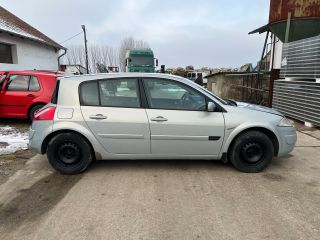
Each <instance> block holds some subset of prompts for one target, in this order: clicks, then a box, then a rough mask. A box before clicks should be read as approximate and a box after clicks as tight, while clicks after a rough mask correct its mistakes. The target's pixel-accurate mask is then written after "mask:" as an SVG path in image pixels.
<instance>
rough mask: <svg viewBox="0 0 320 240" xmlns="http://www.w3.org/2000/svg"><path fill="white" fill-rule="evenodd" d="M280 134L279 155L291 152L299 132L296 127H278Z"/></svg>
mask: <svg viewBox="0 0 320 240" xmlns="http://www.w3.org/2000/svg"><path fill="white" fill-rule="evenodd" d="M278 132H279V136H280V139H279V140H280V141H279V153H278V157H281V156H284V155H286V154H288V153H290V152H291V151H292V150H293V149H294V146H295V145H296V142H297V132H296V129H295V128H294V127H278Z"/></svg>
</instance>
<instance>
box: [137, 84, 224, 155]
mask: <svg viewBox="0 0 320 240" xmlns="http://www.w3.org/2000/svg"><path fill="white" fill-rule="evenodd" d="M143 82H144V86H145V91H146V95H147V99H148V104H149V109H147V114H148V118H149V122H150V131H151V152H152V154H158V155H164V156H165V155H170V156H175V155H177V156H183V155H185V156H187V155H188V156H190V155H203V156H204V155H207V156H208V155H209V156H218V155H219V152H220V149H221V146H222V142H223V137H224V117H223V114H222V112H208V111H207V101H206V97H205V96H204V95H202V94H201V93H199V92H197V91H196V90H194V89H192V88H191V87H189V86H187V85H185V84H183V83H180V82H178V81H174V80H165V79H156V78H150V79H144V80H143Z"/></svg>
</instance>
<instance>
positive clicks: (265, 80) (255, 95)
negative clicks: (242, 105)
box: [207, 73, 270, 105]
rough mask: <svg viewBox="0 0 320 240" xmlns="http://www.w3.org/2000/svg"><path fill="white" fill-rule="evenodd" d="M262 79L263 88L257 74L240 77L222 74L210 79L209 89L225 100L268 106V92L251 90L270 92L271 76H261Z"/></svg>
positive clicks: (212, 76)
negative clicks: (259, 84) (260, 89)
mask: <svg viewBox="0 0 320 240" xmlns="http://www.w3.org/2000/svg"><path fill="white" fill-rule="evenodd" d="M260 79H262V87H260V86H258V85H257V74H248V75H240V74H228V73H221V74H216V75H211V76H209V77H208V84H207V88H208V90H210V91H211V92H213V93H215V94H216V95H218V96H219V97H221V98H223V99H233V100H237V101H244V102H251V103H258V104H263V105H268V92H267V91H255V90H251V89H249V88H250V87H252V88H262V89H264V90H269V80H270V76H269V75H260ZM243 84H244V86H243Z"/></svg>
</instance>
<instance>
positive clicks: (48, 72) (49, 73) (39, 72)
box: [0, 70, 63, 76]
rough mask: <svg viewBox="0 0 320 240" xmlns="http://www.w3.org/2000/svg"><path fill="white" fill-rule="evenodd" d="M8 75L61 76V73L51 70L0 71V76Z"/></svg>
mask: <svg viewBox="0 0 320 240" xmlns="http://www.w3.org/2000/svg"><path fill="white" fill-rule="evenodd" d="M4 73H10V74H26V75H27V74H36V75H46V76H62V75H63V73H62V72H59V71H51V70H21V71H19V70H12V71H10V70H9V71H0V74H4Z"/></svg>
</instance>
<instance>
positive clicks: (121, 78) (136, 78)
mask: <svg viewBox="0 0 320 240" xmlns="http://www.w3.org/2000/svg"><path fill="white" fill-rule="evenodd" d="M124 79H132V80H136V81H137V90H138V95H137V97H138V98H139V99H138V100H139V103H140V106H139V107H123V106H103V105H101V97H100V89H99V82H100V81H107V80H124ZM92 82H94V83H96V86H97V91H98V101H99V105H90V104H84V103H83V99H82V97H81V86H82V85H83V84H85V83H92ZM78 96H79V101H80V106H84V107H105V108H136V109H140V108H144V107H142V105H143V104H142V96H141V91H140V82H139V77H116V78H102V79H95V80H87V81H83V82H81V83H80V84H79V87H78Z"/></svg>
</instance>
